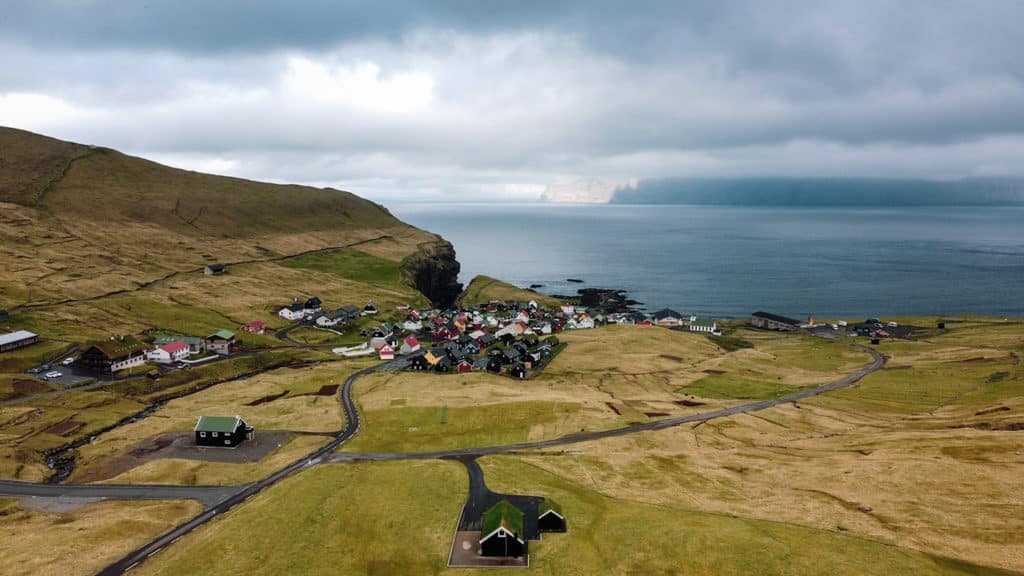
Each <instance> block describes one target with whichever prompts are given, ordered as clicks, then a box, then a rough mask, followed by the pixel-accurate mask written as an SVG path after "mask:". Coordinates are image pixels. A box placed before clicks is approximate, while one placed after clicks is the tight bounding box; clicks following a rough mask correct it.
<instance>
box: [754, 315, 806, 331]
mask: <svg viewBox="0 0 1024 576" xmlns="http://www.w3.org/2000/svg"><path fill="white" fill-rule="evenodd" d="M750 323H751V324H753V325H754V326H755V327H756V328H763V329H765V330H781V331H789V330H796V329H797V328H799V327H800V321H799V320H794V319H792V318H786V317H785V316H779V315H778V314H772V313H771V312H760V311H759V312H754V313H753V314H751V315H750Z"/></svg>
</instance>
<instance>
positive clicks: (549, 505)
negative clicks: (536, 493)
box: [537, 498, 562, 517]
mask: <svg viewBox="0 0 1024 576" xmlns="http://www.w3.org/2000/svg"><path fill="white" fill-rule="evenodd" d="M549 511H551V512H554V513H555V514H558V515H559V516H560V517H561V516H562V506H561V505H560V504H559V503H558V502H555V501H554V500H552V499H550V498H545V499H544V501H543V502H541V503H540V506H538V507H537V514H538V516H543V515H545V514H547V513H548V512H549Z"/></svg>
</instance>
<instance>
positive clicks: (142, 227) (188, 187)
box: [0, 127, 460, 307]
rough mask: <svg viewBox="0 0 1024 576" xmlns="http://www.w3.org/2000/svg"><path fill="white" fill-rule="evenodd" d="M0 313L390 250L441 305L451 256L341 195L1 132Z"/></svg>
mask: <svg viewBox="0 0 1024 576" xmlns="http://www.w3.org/2000/svg"><path fill="white" fill-rule="evenodd" d="M0 208H2V210H0V257H2V258H4V259H5V260H6V261H8V262H11V263H12V270H11V272H12V273H11V274H10V275H7V277H5V278H3V279H0V307H12V306H18V305H23V304H41V303H51V302H55V301H64V300H69V299H70V300H80V299H85V298H94V297H98V296H102V295H104V294H109V293H111V292H116V291H122V290H130V289H132V288H135V287H138V286H139V285H143V284H146V283H149V282H152V281H155V280H159V279H161V278H164V277H167V276H169V275H171V274H174V273H177V272H185V271H189V270H194V269H197V268H199V267H202V266H203V265H204V264H206V263H209V262H228V263H233V262H250V261H262V260H272V259H278V258H281V257H286V256H290V255H295V254H300V253H304V252H309V251H314V250H323V249H328V248H332V247H344V246H350V245H353V244H356V243H362V242H368V241H372V240H388V241H390V244H389V245H388V246H386V247H380V246H378V247H375V248H367V249H368V250H373V249H376V250H378V252H380V253H379V254H378V255H379V256H382V257H385V258H388V259H391V260H396V261H402V262H403V263H404V264H405V266H404V267H405V269H407V271H408V279H409V282H410V284H415V286H416V288H417V289H419V290H421V291H422V292H423V293H424V294H425V295H426V296H427V297H428V298H430V299H431V300H432V301H434V302H435V303H438V304H442V305H446V304H448V303H450V302H451V301H452V300H454V298H455V296H457V295H458V293H459V288H460V287H459V286H458V285H457V281H456V277H457V274H458V264H457V262H455V261H454V251H453V250H452V249H451V246H450V245H449V244H448V243H447V242H444V241H443V240H442V239H441V238H440V237H438V236H436V235H433V234H430V233H427V232H424V231H422V230H419V229H417V228H413V227H411V226H409V225H407V224H405V223H403V222H401V221H400V220H398V219H396V218H395V217H394V216H392V215H391V214H390V213H389V212H388V211H387V210H386V209H385V208H384V207H382V206H380V205H378V204H375V203H373V202H370V201H368V200H365V199H362V198H359V197H358V196H356V195H354V194H351V193H349V192H343V191H340V190H333V189H319V188H312V187H307V186H293V185H279V184H267V183H262V182H254V181H250V180H244V179H240V178H229V177H224V176H215V175H210V174H201V173H198V172H191V171H187V170H180V169H176V168H171V167H168V166H163V165H161V164H157V163H155V162H151V161H148V160H144V159H142V158H136V157H132V156H128V155H125V154H121V153H120V152H117V151H114V150H110V149H108V148H100V147H95V146H85V145H81V144H74V143H70V142H63V141H60V140H55V139H53V138H48V137H45V136H40V135H38V134H33V133H31V132H25V131H22V130H16V129H11V128H3V127H0Z"/></svg>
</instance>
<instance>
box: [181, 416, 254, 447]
mask: <svg viewBox="0 0 1024 576" xmlns="http://www.w3.org/2000/svg"><path fill="white" fill-rule="evenodd" d="M195 433H196V446H206V447H210V448H234V447H235V446H238V445H239V444H241V443H242V442H243V441H245V440H252V439H253V438H254V437H255V436H256V431H255V430H254V429H253V427H252V426H249V425H248V424H246V423H245V420H242V417H241V416H200V417H199V421H198V422H196V428H195Z"/></svg>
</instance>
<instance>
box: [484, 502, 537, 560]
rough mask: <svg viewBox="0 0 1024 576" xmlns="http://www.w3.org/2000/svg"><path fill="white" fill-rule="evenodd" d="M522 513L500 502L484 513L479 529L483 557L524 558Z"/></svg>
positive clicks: (524, 544) (510, 505) (524, 542)
mask: <svg viewBox="0 0 1024 576" xmlns="http://www.w3.org/2000/svg"><path fill="white" fill-rule="evenodd" d="M522 535H523V512H522V511H521V510H519V509H518V508H516V507H515V506H513V505H512V504H510V503H509V501H508V500H502V501H500V502H498V503H497V504H495V505H494V506H492V507H491V508H490V509H489V510H487V511H486V512H484V514H483V519H482V522H481V528H480V554H482V555H483V556H525V555H526V541H525V540H524V539H523V537H522Z"/></svg>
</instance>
